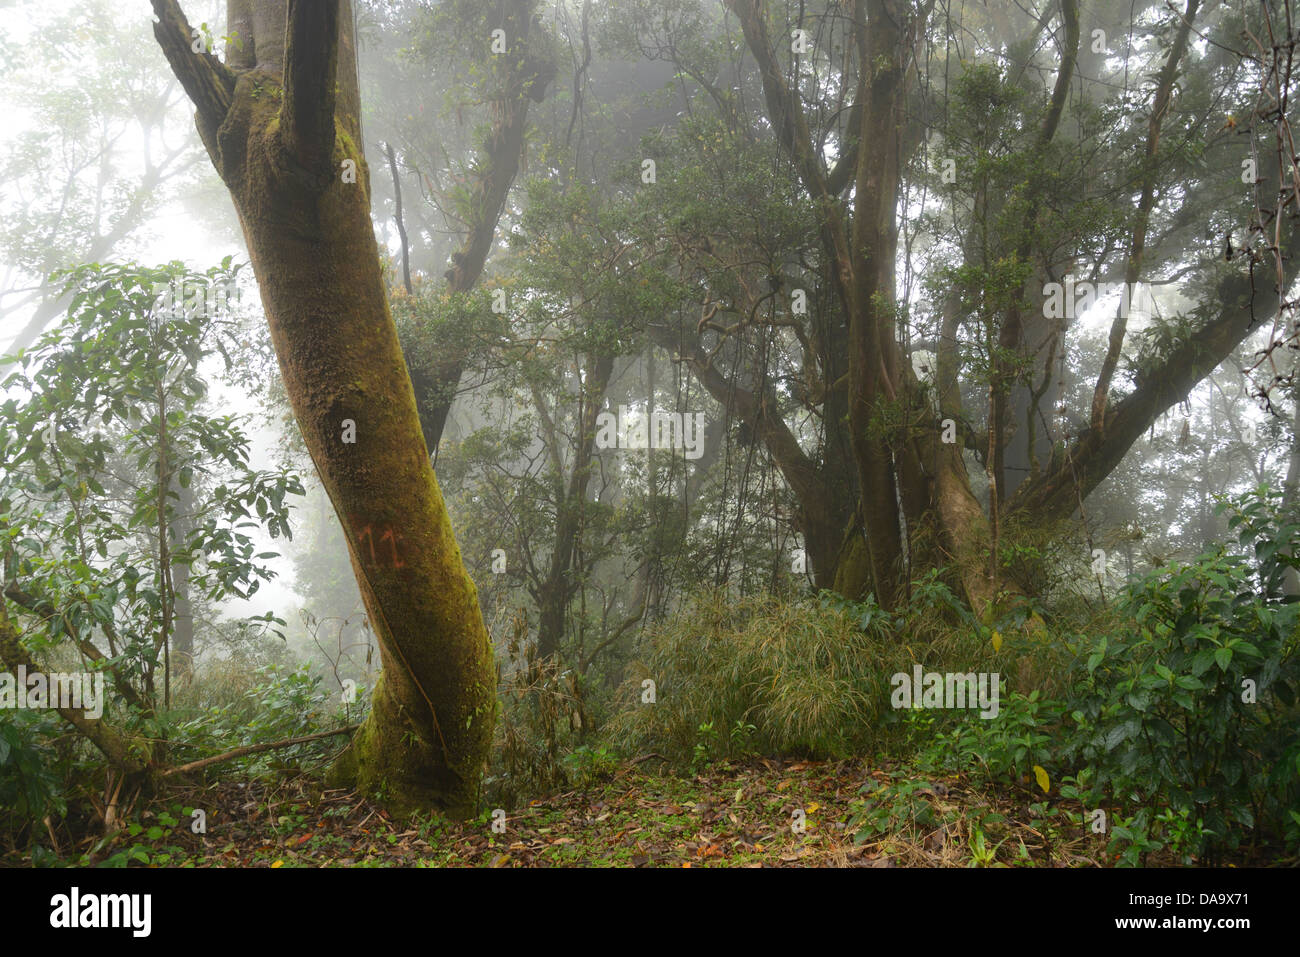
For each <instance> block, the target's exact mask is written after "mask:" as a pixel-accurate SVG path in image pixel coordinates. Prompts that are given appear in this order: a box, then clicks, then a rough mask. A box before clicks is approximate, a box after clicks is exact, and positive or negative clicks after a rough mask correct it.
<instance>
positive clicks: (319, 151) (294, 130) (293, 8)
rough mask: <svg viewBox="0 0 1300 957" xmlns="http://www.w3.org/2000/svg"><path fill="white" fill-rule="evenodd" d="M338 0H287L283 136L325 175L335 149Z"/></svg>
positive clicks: (298, 156)
mask: <svg viewBox="0 0 1300 957" xmlns="http://www.w3.org/2000/svg"><path fill="white" fill-rule="evenodd" d="M338 50H339V0H289V22H288V28H287V30H286V32H285V47H284V105H283V106H282V107H281V108H280V109H281V112H280V139H281V142H282V143H283V144H284V147H285V149H286V150H288V152H289V154H290V156H292V157H293V158H294V160H296V161H297V163H298V164H299V165H300V166H302V167H303V168H304V169H306V170H308V171H309V172H311V173H313V174H316V175H318V176H320V175H327V174H328V172H329V167H330V156H331V154H332V153H333V152H334V99H335V95H336V81H337V78H338V63H339V59H338Z"/></svg>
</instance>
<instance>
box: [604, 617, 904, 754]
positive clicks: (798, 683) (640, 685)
mask: <svg viewBox="0 0 1300 957" xmlns="http://www.w3.org/2000/svg"><path fill="white" fill-rule="evenodd" d="M895 624H896V623H895V621H894V620H893V619H892V618H891V617H890V616H889V615H888V614H886V613H884V612H882V611H880V610H879V609H878V608H876V607H875V606H874V605H872V604H870V603H868V604H866V605H863V604H861V603H836V602H832V601H826V600H822V599H817V598H799V599H793V600H789V599H785V600H783V599H781V598H777V597H771V596H762V597H752V598H739V599H738V598H735V597H734V596H729V595H726V594H724V593H719V592H714V593H707V594H702V595H699V596H697V597H695V598H694V599H693V600H691V601H690V602H689V603H688V604H687V606H686V607H685V608H684V609H683V611H682V612H681V613H679V614H678V615H676V616H675V617H673V618H672V619H670V620H668V621H666V622H664V623H662V624H661V625H659V626H658V627H656V628H655V629H653V630H651V631H650V632H648V633H647V635H646V636H645V639H644V640H645V644H644V646H643V652H642V655H641V657H640V660H639V661H638V662H637V663H636V664H635V665H634V666H633V668H632V669H631V671H630V676H629V678H628V680H627V681H626V682H625V683H624V685H623V687H622V689H620V695H621V697H622V699H623V703H624V709H623V710H622V711H621V712H620V713H619V714H617V715H616V716H615V717H614V718H613V719H612V720H611V722H610V725H609V727H608V729H607V730H608V734H609V736H610V738H611V740H612V741H613V742H614V743H615V744H617V745H618V746H619V747H620V748H623V749H628V750H631V749H649V750H654V751H658V752H661V753H664V754H665V756H666V757H682V756H684V755H688V754H691V753H692V752H694V753H696V754H698V753H699V748H700V747H706V748H707V749H708V751H709V756H710V757H724V756H727V757H734V756H739V755H741V754H745V753H754V752H757V753H761V754H770V755H800V756H807V757H843V756H847V755H850V754H854V753H859V752H860V751H861V749H863V748H865V747H868V746H870V745H871V744H872V742H873V741H874V739H875V737H876V734H877V732H878V730H879V727H880V725H881V724H882V722H883V720H884V718H885V715H884V714H883V712H884V711H887V710H888V709H889V677H890V675H891V674H893V673H894V672H897V671H907V670H910V669H911V667H912V662H913V656H912V654H911V653H910V651H909V650H908V649H907V648H906V647H905V646H904V645H903V644H902V643H900V642H899V641H898V640H897V635H896V633H895ZM647 681H650V682H653V683H654V684H653V686H651V685H648V684H646V682H647ZM651 692H653V695H652V694H651ZM651 697H653V701H651V700H650V698H651Z"/></svg>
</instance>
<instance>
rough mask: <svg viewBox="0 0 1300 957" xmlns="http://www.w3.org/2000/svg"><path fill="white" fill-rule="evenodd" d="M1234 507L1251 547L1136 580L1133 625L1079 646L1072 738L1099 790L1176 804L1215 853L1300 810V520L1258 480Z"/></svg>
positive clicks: (1282, 828)
mask: <svg viewBox="0 0 1300 957" xmlns="http://www.w3.org/2000/svg"><path fill="white" fill-rule="evenodd" d="M1225 509H1226V510H1228V511H1229V512H1230V513H1231V517H1230V519H1229V527H1231V528H1234V529H1236V530H1237V532H1238V536H1239V541H1240V543H1241V544H1242V545H1243V546H1247V548H1248V550H1249V553H1250V557H1249V558H1247V557H1239V556H1234V555H1230V554H1227V553H1226V552H1225V551H1218V552H1212V553H1206V554H1203V555H1201V556H1200V557H1199V558H1198V559H1196V560H1195V561H1194V562H1192V563H1191V564H1188V565H1183V566H1179V567H1167V568H1165V569H1162V570H1160V571H1159V572H1156V573H1154V574H1152V575H1149V576H1147V577H1146V578H1144V579H1142V580H1141V581H1139V582H1137V583H1135V584H1133V585H1131V586H1130V587H1129V588H1128V589H1127V590H1126V592H1125V593H1124V595H1123V596H1121V599H1120V602H1121V608H1122V610H1123V612H1124V613H1125V614H1126V615H1127V616H1128V617H1129V618H1130V620H1131V622H1132V625H1131V626H1130V627H1129V628H1127V629H1121V630H1117V631H1115V632H1114V633H1112V634H1109V635H1106V636H1104V637H1102V638H1101V639H1100V640H1099V641H1097V642H1096V643H1095V644H1093V645H1091V646H1090V647H1086V648H1085V653H1086V658H1085V657H1083V655H1081V656H1080V664H1079V667H1080V669H1081V670H1080V674H1079V678H1078V681H1077V682H1076V685H1077V687H1078V692H1079V693H1078V697H1077V700H1075V701H1074V702H1073V703H1072V705H1071V708H1072V717H1073V719H1074V721H1075V722H1076V723H1077V726H1078V733H1077V735H1075V737H1074V741H1073V744H1072V746H1071V747H1070V749H1069V750H1070V751H1071V752H1073V754H1075V755H1077V757H1078V758H1080V759H1081V760H1082V762H1083V763H1086V764H1089V765H1092V766H1093V767H1094V768H1095V770H1096V778H1095V787H1094V789H1093V793H1094V795H1095V796H1099V795H1103V794H1107V793H1109V794H1110V795H1111V797H1112V798H1113V799H1115V800H1117V801H1121V802H1130V801H1131V802H1134V803H1136V804H1139V805H1152V804H1167V806H1168V807H1169V808H1170V809H1171V810H1173V811H1174V812H1176V813H1177V814H1179V815H1183V814H1184V812H1186V815H1187V816H1188V817H1187V823H1186V824H1185V826H1184V830H1185V831H1186V832H1187V833H1192V834H1196V835H1198V836H1199V839H1200V840H1201V843H1202V848H1201V850H1202V852H1208V853H1210V854H1211V855H1213V854H1216V853H1217V852H1218V851H1219V850H1221V849H1223V848H1227V849H1233V848H1236V847H1238V846H1239V845H1240V842H1241V838H1242V835H1243V832H1248V831H1259V830H1267V831H1269V832H1271V833H1272V834H1275V835H1277V836H1282V835H1286V834H1289V835H1290V836H1289V840H1290V841H1292V842H1294V841H1295V837H1296V833H1297V831H1296V825H1297V824H1298V823H1300V819H1297V818H1296V816H1295V814H1294V811H1293V809H1294V808H1296V807H1297V806H1300V712H1298V711H1297V708H1296V698H1295V689H1296V684H1297V680H1300V667H1298V663H1297V660H1296V654H1295V651H1296V627H1297V612H1300V604H1296V603H1295V601H1294V599H1293V598H1288V597H1287V596H1286V595H1284V593H1283V592H1284V583H1285V578H1286V573H1287V569H1289V568H1291V569H1294V568H1297V567H1300V560H1298V559H1297V557H1296V555H1297V551H1298V549H1297V545H1298V544H1300V524H1297V523H1296V521H1294V520H1293V518H1292V517H1290V516H1287V515H1286V514H1285V513H1283V512H1282V510H1281V509H1280V506H1279V503H1278V502H1277V500H1276V499H1275V497H1274V496H1272V495H1271V494H1269V493H1268V492H1267V490H1265V489H1259V490H1257V491H1255V492H1254V493H1251V494H1250V495H1247V496H1245V497H1244V498H1242V499H1240V500H1239V501H1237V502H1235V503H1234V504H1232V505H1231V506H1221V507H1220V511H1223V510H1225Z"/></svg>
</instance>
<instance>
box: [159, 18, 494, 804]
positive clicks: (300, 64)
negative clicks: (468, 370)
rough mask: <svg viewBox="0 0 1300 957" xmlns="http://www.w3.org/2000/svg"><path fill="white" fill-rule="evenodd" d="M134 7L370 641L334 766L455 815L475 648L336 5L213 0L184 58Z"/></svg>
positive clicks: (179, 36) (482, 728)
mask: <svg viewBox="0 0 1300 957" xmlns="http://www.w3.org/2000/svg"><path fill="white" fill-rule="evenodd" d="M153 7H154V11H155V13H156V14H157V16H158V22H157V23H156V24H155V26H154V33H155V35H156V36H157V38H158V42H159V43H160V44H161V46H162V48H163V52H164V53H165V54H166V56H167V59H168V62H169V63H170V64H171V67H172V70H173V72H174V73H175V74H176V76H177V78H178V79H179V80H180V81H181V83H182V85H183V86H184V88H185V90H186V92H187V93H188V95H189V97H190V99H191V100H192V101H193V103H194V105H195V108H196V111H197V115H196V123H197V126H198V129H199V133H200V135H201V136H202V139H203V143H204V145H205V146H206V147H207V151H208V155H209V156H210V157H211V159H212V162H213V165H214V166H215V167H216V170H217V172H218V173H219V174H220V175H221V178H222V179H223V180H224V182H225V183H226V185H227V187H228V188H229V189H230V195H231V198H232V199H233V201H234V204H235V208H236V210H237V212H238V214H239V219H240V223H241V225H242V227H243V231H244V236H245V239H246V241H247V244H248V250H249V256H250V258H251V260H252V265H253V270H254V273H255V275H256V277H257V281H258V285H259V287H260V289H261V294H262V301H263V305H264V307H265V310H266V316H267V321H268V323H269V325H270V331H271V339H272V342H273V343H274V346H275V351H276V356H277V358H278V359H279V363H280V370H281V373H282V375H283V377H284V384H285V390H286V392H287V393H288V396H289V400H290V403H291V405H292V407H293V411H294V416H295V418H296V419H297V422H298V426H299V428H300V429H301V431H302V435H303V439H304V440H305V442H306V445H307V449H308V451H309V452H310V454H311V456H312V459H313V461H314V462H315V464H316V467H317V470H318V471H319V474H320V478H321V481H322V483H323V485H324V487H325V489H326V491H327V492H328V494H329V496H330V499H331V501H332V502H333V504H334V508H335V511H336V512H337V513H338V516H339V520H340V522H341V523H342V525H343V529H344V534H345V537H346V539H347V542H348V550H349V553H350V556H351V559H352V566H353V570H354V573H355V574H356V578H357V582H358V584H359V586H360V590H361V595H362V599H363V600H364V602H365V606H366V611H367V613H368V615H369V618H370V621H371V624H372V626H373V627H374V629H375V633H376V635H377V637H378V641H379V646H380V653H381V657H382V660H383V667H384V671H383V675H382V677H381V679H380V681H379V682H377V684H376V687H375V689H374V692H373V697H372V711H371V714H370V717H369V718H368V719H367V721H366V723H365V724H364V725H363V726H362V728H361V729H360V730H359V731H358V732H357V735H356V736H355V737H354V739H353V741H352V743H351V744H350V746H349V748H348V749H347V751H345V752H344V754H343V755H342V756H341V757H340V759H339V761H338V762H337V763H336V765H335V768H334V776H335V778H336V779H337V780H340V781H347V782H352V783H355V784H356V785H357V786H359V787H360V788H361V789H362V790H363V791H365V792H367V793H372V794H379V795H381V796H382V797H384V798H385V799H386V800H387V801H388V803H389V804H390V806H392V807H394V808H395V809H397V810H399V811H404V810H408V809H413V808H417V807H429V806H433V807H439V808H442V809H445V810H446V811H448V812H449V813H452V814H455V815H459V816H463V815H468V814H469V813H471V812H472V811H473V809H474V806H475V803H476V800H477V791H478V784H479V780H480V775H481V773H482V767H483V764H484V761H485V759H486V757H487V753H488V748H489V746H490V741H491V736H492V726H493V721H494V718H495V687H494V685H495V681H494V673H493V667H492V651H491V645H490V643H489V640H488V636H487V632H486V629H485V628H484V625H483V618H482V614H481V612H480V610H479V606H478V597H477V593H476V590H475V588H474V584H473V582H472V581H471V580H470V578H469V576H468V574H466V572H465V568H464V566H463V564H462V562H461V558H460V551H459V549H458V547H457V545H456V541H455V538H454V537H453V535H452V530H451V525H450V522H449V519H448V516H447V510H446V507H445V506H444V504H443V499H442V494H441V491H440V490H439V487H438V483H437V480H436V478H435V477H434V474H433V471H432V469H431V468H430V466H429V459H428V454H427V450H426V447H425V442H424V438H423V435H422V433H421V429H420V421H419V416H418V414H417V411H416V403H415V396H414V393H413V391H412V387H411V381H410V377H409V376H408V374H407V369H406V364H405V362H404V361H403V358H402V353H401V350H400V348H399V346H398V341H397V331H396V328H395V326H394V324H393V320H392V317H391V315H390V313H389V308H388V300H387V297H386V293H385V287H384V283H383V279H382V275H381V269H380V261H379V254H378V248H377V246H376V243H375V238H374V232H373V229H372V226H371V220H370V195H369V177H368V171H367V168H366V164H365V158H364V156H363V155H362V153H361V149H360V146H359V144H358V142H357V138H358V135H359V122H358V116H357V109H358V107H359V102H358V98H357V95H356V89H357V83H356V76H355V70H354V62H353V59H352V57H351V56H350V55H348V54H345V55H343V56H340V53H339V50H340V39H341V36H340V35H341V34H342V35H343V36H342V41H343V46H344V49H345V50H347V49H349V48H350V47H351V13H350V5H349V4H348V3H346V2H341V0H288V2H287V3H275V2H269V3H260V2H259V3H251V2H249V0H243V2H240V0H232V2H231V4H230V24H231V29H232V30H233V29H238V30H239V34H240V37H241V38H242V40H243V49H242V50H239V51H237V52H236V51H234V50H232V52H231V56H230V62H229V63H222V62H221V61H220V60H219V59H218V58H217V57H216V56H213V55H212V54H210V53H207V52H197V53H196V52H193V49H192V45H191V44H192V43H193V38H194V34H193V31H192V30H191V27H190V24H189V23H188V22H187V21H186V19H185V17H184V14H183V13H182V12H181V10H180V7H179V6H178V5H177V3H175V2H174V0H153ZM353 436H354V437H355V441H353V442H346V441H345V439H346V438H350V437H353Z"/></svg>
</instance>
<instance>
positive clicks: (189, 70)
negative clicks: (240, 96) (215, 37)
mask: <svg viewBox="0 0 1300 957" xmlns="http://www.w3.org/2000/svg"><path fill="white" fill-rule="evenodd" d="M152 2H153V12H154V14H155V15H156V16H157V17H158V20H157V22H155V23H154V25H153V35H154V37H155V38H156V39H157V40H158V45H159V46H160V47H162V51H163V55H164V56H166V57H167V62H168V64H169V65H170V66H171V68H172V72H173V73H174V74H176V78H177V79H178V80H180V83H181V86H182V87H184V88H185V93H186V95H187V96H189V98H190V102H191V103H193V104H194V108H195V110H196V112H197V114H198V116H197V122H198V126H199V133H200V134H202V136H203V141H204V143H205V144H207V145H208V152H209V153H213V152H214V151H213V147H214V145H215V143H216V132H217V127H218V126H220V125H221V121H222V120H224V119H225V118H226V112H227V111H228V110H229V109H230V104H231V101H232V99H233V98H234V94H235V74H234V73H232V72H231V71H230V69H229V68H228V67H226V66H225V64H223V63H222V62H221V60H219V59H218V58H217V57H216V56H214V55H213V54H211V53H208V52H207V51H206V50H205V51H203V52H201V53H195V52H194V48H193V44H194V30H193V28H192V27H191V26H190V22H189V21H188V20H186V19H185V14H184V13H182V12H181V8H180V4H179V3H177V2H176V0H152Z"/></svg>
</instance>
